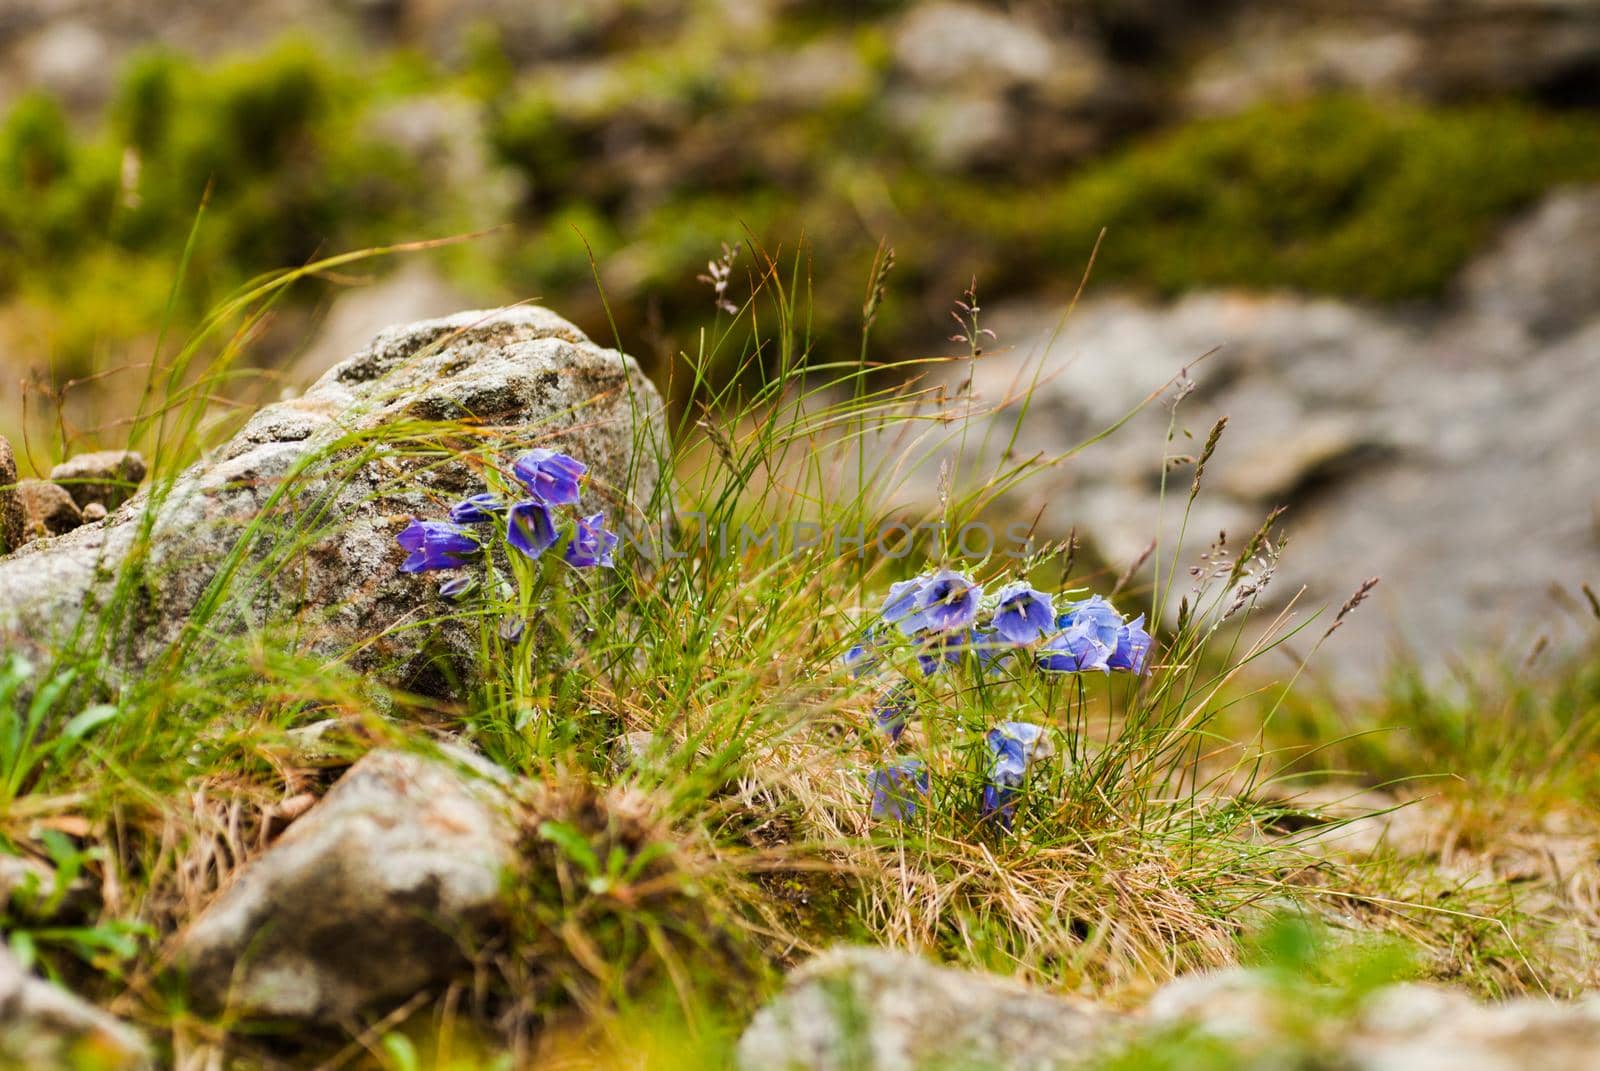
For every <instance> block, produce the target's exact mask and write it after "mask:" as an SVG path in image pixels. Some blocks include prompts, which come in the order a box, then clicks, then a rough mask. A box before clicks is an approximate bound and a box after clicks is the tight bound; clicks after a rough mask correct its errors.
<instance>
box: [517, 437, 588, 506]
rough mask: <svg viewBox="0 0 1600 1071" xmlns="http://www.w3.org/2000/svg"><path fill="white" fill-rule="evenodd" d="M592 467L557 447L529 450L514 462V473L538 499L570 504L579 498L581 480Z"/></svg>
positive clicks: (560, 504) (555, 503) (542, 501)
mask: <svg viewBox="0 0 1600 1071" xmlns="http://www.w3.org/2000/svg"><path fill="white" fill-rule="evenodd" d="M588 470H589V467H588V466H587V465H585V464H584V463H583V462H581V461H579V460H578V459H577V458H575V457H569V456H568V455H566V454H563V453H561V452H559V451H556V450H547V449H544V448H542V447H541V448H540V449H537V450H529V451H528V452H527V453H526V454H523V455H522V456H521V457H519V458H517V460H516V461H514V462H513V463H512V465H511V472H512V474H513V475H514V476H516V478H517V479H518V481H520V482H521V484H522V486H524V487H526V488H527V489H528V494H529V495H531V496H533V499H534V501H535V502H541V503H543V504H544V505H546V506H570V505H572V504H574V503H575V502H577V501H578V481H579V480H580V479H581V478H582V477H583V474H584V473H585V472H587V471H588Z"/></svg>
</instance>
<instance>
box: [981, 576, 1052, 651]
mask: <svg viewBox="0 0 1600 1071" xmlns="http://www.w3.org/2000/svg"><path fill="white" fill-rule="evenodd" d="M999 599H1000V603H999V605H998V606H997V607H996V608H995V612H994V629H995V631H996V632H998V633H999V634H1000V635H1001V636H1003V637H1005V638H1006V639H1007V640H1009V641H1010V642H1012V643H1014V644H1016V645H1018V646H1019V647H1020V646H1022V645H1024V644H1029V643H1032V642H1034V641H1035V640H1037V639H1038V638H1039V637H1040V636H1043V635H1044V634H1045V633H1047V632H1049V631H1051V630H1052V629H1053V628H1054V626H1055V622H1056V609H1055V604H1054V603H1053V602H1051V599H1050V596H1048V595H1046V594H1045V593H1044V592H1042V591H1036V590H1034V589H1033V587H1031V586H1030V585H1029V584H1028V582H1027V581H1026V580H1018V581H1015V582H1014V583H1011V584H1007V585H1006V586H1005V587H1003V588H1001V589H1000V593H999Z"/></svg>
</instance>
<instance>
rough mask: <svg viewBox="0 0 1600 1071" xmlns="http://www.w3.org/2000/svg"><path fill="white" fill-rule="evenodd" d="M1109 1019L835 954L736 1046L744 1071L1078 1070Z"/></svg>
mask: <svg viewBox="0 0 1600 1071" xmlns="http://www.w3.org/2000/svg"><path fill="white" fill-rule="evenodd" d="M1115 1021H1116V1017H1115V1016H1114V1015H1112V1014H1111V1013H1109V1012H1105V1011H1102V1010H1098V1009H1095V1008H1093V1007H1089V1006H1083V1005H1079V1004H1077V1003H1073V1002H1071V1001H1068V1000H1066V999H1064V998H1061V997H1055V996H1051V995H1049V994H1046V993H1042V992H1039V991H1036V990H1030V989H1027V988H1025V987H1023V986H1020V985H1016V984H1015V983H1012V982H1009V981H1007V980H1005V979H1002V978H999V977H996V976H992V975H984V974H977V973H972V972H968V971H959V970H952V969H950V968H947V967H937V966H934V965H933V964H931V963H928V962H927V961H926V960H923V959H921V958H919V957H917V956H913V955H909V954H907V953H904V952H897V951H892V950H888V949H875V948H845V949H836V950H834V951H832V952H828V953H826V954H825V955H822V956H820V957H818V958H817V959H815V960H813V961H811V962H810V963H807V964H805V965H804V966H802V967H800V968H799V969H798V970H796V971H794V972H793V973H792V974H791V975H790V976H789V980H788V982H787V983H786V984H785V986H784V989H783V992H782V993H780V994H779V995H778V996H777V997H776V998H774V999H773V1000H772V1001H771V1002H770V1003H769V1004H767V1006H766V1007H764V1008H762V1009H761V1011H759V1012H758V1013H757V1014H756V1016H755V1019H754V1020H753V1021H752V1022H751V1024H750V1026H749V1028H748V1029H747V1030H746V1031H745V1033H744V1036H743V1037H742V1038H741V1039H740V1041H739V1054H738V1064H739V1067H740V1068H741V1071H857V1069H867V1068H870V1069H872V1071H913V1069H916V1068H933V1067H952V1066H968V1064H966V1063H962V1062H961V1061H970V1064H971V1066H974V1067H996V1068H1006V1069H1008V1071H1052V1069H1056V1068H1067V1067H1072V1066H1075V1065H1076V1064H1077V1063H1079V1062H1081V1061H1082V1060H1083V1058H1084V1057H1085V1055H1086V1054H1087V1053H1088V1051H1089V1050H1090V1049H1091V1048H1092V1047H1093V1046H1094V1045H1095V1044H1097V1043H1098V1041H1099V1040H1100V1039H1101V1038H1102V1037H1103V1036H1104V1034H1105V1032H1106V1030H1107V1028H1108V1026H1109V1025H1110V1024H1112V1023H1114V1022H1115Z"/></svg>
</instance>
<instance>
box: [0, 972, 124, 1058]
mask: <svg viewBox="0 0 1600 1071" xmlns="http://www.w3.org/2000/svg"><path fill="white" fill-rule="evenodd" d="M0 1066H5V1067H16V1068H28V1069H29V1071H51V1069H55V1068H59V1069H61V1071H68V1069H77V1068H90V1067H92V1068H101V1069H104V1071H124V1069H133V1068H144V1067H148V1066H149V1051H148V1049H147V1047H146V1045H145V1042H144V1039H143V1038H142V1037H140V1036H139V1034H138V1032H137V1031H135V1030H134V1029H133V1028H132V1027H130V1026H128V1025H126V1024H125V1023H123V1022H121V1021H120V1020H118V1019H116V1018H114V1017H112V1016H110V1015H108V1014H106V1013H105V1012H103V1011H101V1010H99V1009H98V1008H96V1007H94V1006H93V1005H90V1004H87V1003H85V1002H84V1001H82V1000H80V999H78V998H77V997H75V996H73V995H72V994H71V993H68V992H67V991H66V990H64V989H62V988H60V987H59V986H56V985H52V984H51V983H49V982H47V981H45V980H44V979H42V978H35V977H33V976H32V975H30V974H29V973H28V972H27V971H25V970H24V969H23V967H22V964H20V963H18V962H17V959H16V957H15V956H13V955H12V954H11V952H10V950H9V949H8V948H6V946H5V945H4V944H0Z"/></svg>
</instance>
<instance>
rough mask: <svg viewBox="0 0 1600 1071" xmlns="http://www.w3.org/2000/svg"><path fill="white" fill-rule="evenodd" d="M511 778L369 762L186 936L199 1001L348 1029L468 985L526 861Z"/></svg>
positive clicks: (446, 766)
mask: <svg viewBox="0 0 1600 1071" xmlns="http://www.w3.org/2000/svg"><path fill="white" fill-rule="evenodd" d="M502 776H503V775H500V774H499V772H498V771H496V770H494V769H493V768H491V767H488V766H487V764H485V763H482V762H481V760H473V759H472V758H470V757H469V756H467V755H465V754H464V753H460V752H455V751H449V752H446V753H445V755H444V756H443V757H425V756H422V755H419V754H413V753H408V752H399V751H374V752H370V753H368V754H367V755H366V756H364V757H363V758H362V759H361V760H360V761H359V762H357V763H356V764H355V765H354V766H352V767H351V768H350V770H349V772H347V773H346V774H345V775H344V776H343V777H342V778H340V780H339V781H338V783H337V784H335V785H334V787H333V788H332V789H331V790H330V791H329V792H328V794H327V796H326V797H325V798H324V799H323V800H322V801H321V802H320V803H318V804H317V805H316V806H314V807H313V808H312V809H311V810H310V811H309V812H308V813H307V814H306V815H305V816H304V817H303V818H300V819H299V820H298V821H296V822H295V823H294V824H293V825H291V826H290V827H289V829H288V831H287V832H285V833H284V834H283V836H282V837H280V838H279V839H278V841H277V842H276V843H275V844H273V846H272V847H271V848H270V849H268V851H267V852H266V853H265V854H264V855H262V856H261V857H260V858H258V859H256V860H255V861H253V862H251V863H250V864H248V865H247V866H246V867H245V868H244V869H243V871H241V872H240V873H239V875H238V876H237V878H236V879H235V880H234V882H233V883H232V884H231V885H229V886H228V887H227V888H226V889H224V891H223V892H222V894H221V895H220V896H219V897H218V898H217V900H216V901H215V902H214V903H212V904H211V905H210V906H209V907H208V908H206V909H205V910H204V911H203V912H202V913H201V914H200V916H199V917H198V918H196V919H195V921H194V922H193V923H192V924H191V925H190V926H189V927H188V929H186V930H184V931H183V932H181V933H180V934H179V935H178V937H177V938H176V944H175V953H176V958H177V961H178V963H179V964H180V965H181V966H182V968H183V969H184V970H185V971H186V980H187V985H188V988H189V991H190V992H191V993H192V994H193V997H194V999H195V1000H196V1001H197V1002H198V1003H199V1004H200V1005H201V1006H202V1007H205V1008H207V1009H209V1010H214V1011H220V1010H222V1009H223V1008H228V1009H231V1010H233V1011H235V1012H239V1013H242V1014H245V1015H250V1016H262V1017H269V1018H288V1019H301V1020H313V1021H319V1022H329V1023H337V1022H346V1021H350V1020H351V1018H352V1017H353V1016H355V1015H356V1014H358V1013H360V1012H362V1011H365V1010H370V1009H373V1008H377V1007H380V1006H382V1005H384V1004H385V1003H388V1002H394V1001H399V1000H403V999H404V998H406V997H409V996H411V995H412V994H413V993H415V992H417V991H418V990H420V989H422V988H424V987H426V986H428V985H430V984H433V983H436V982H439V981H443V980H445V979H447V978H449V977H450V976H451V975H452V974H454V973H456V972H458V971H459V970H460V969H461V968H462V967H463V966H464V964H465V962H466V960H465V956H464V954H463V952H462V947H463V946H462V943H463V941H465V940H468V939H470V938H471V937H472V936H474V935H477V934H481V932H482V931H483V930H484V929H485V928H487V927H490V926H492V925H494V924H495V922H496V921H497V920H499V919H500V918H501V914H502V903H501V894H502V890H503V888H504V885H503V882H504V881H505V880H506V877H507V875H508V873H509V872H510V871H511V869H512V868H513V867H514V866H515V865H516V863H517V860H518V854H517V844H518V835H519V832H518V831H519V825H518V822H517V820H516V818H515V815H514V813H513V807H514V805H513V801H512V799H511V797H510V796H509V795H508V794H507V792H506V789H505V787H504V785H503V783H502V781H501V779H500V778H501V777H502Z"/></svg>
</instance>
